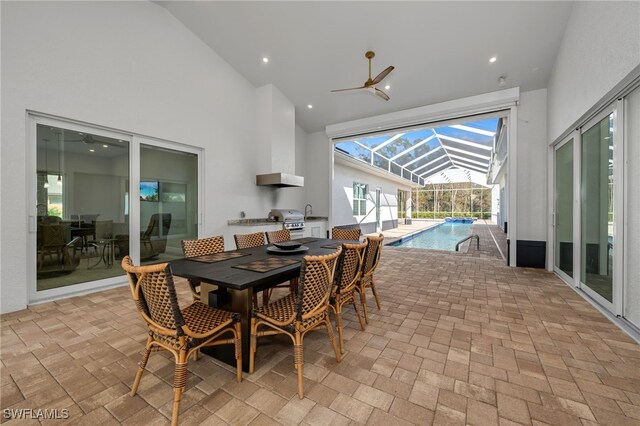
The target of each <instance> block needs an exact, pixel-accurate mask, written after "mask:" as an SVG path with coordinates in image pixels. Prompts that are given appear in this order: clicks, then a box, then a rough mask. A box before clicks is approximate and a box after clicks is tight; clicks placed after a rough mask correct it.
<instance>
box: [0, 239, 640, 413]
mask: <svg viewBox="0 0 640 426" xmlns="http://www.w3.org/2000/svg"><path fill="white" fill-rule="evenodd" d="M376 278H377V285H378V289H379V294H380V298H381V303H382V309H381V310H379V311H378V310H377V309H376V308H375V306H374V302H373V298H372V297H369V312H370V323H369V325H368V326H367V328H366V331H360V329H359V326H358V323H357V320H356V318H355V315H354V314H353V312H352V311H351V310H350V309H349V308H347V313H346V315H345V325H346V330H345V339H346V351H347V352H346V353H345V355H344V358H343V360H342V362H340V363H337V362H336V360H335V358H334V356H333V351H332V348H331V346H330V344H329V342H328V339H327V336H326V334H325V333H324V332H322V331H318V332H315V333H311V334H310V335H309V336H308V338H307V339H305V362H306V364H305V370H304V374H305V378H306V383H305V392H306V395H305V396H306V397H305V398H304V399H303V400H299V399H298V396H297V394H296V374H295V370H294V367H293V351H292V347H291V343H290V341H288V338H287V337H278V338H262V339H260V346H259V348H258V357H257V360H256V372H255V373H254V374H253V375H248V374H245V375H244V380H243V381H242V383H237V382H236V381H235V377H234V373H233V370H232V369H231V368H230V367H228V366H223V365H220V364H218V362H217V361H215V360H213V359H211V358H209V357H207V356H203V357H201V358H200V360H198V361H195V362H190V363H189V376H188V377H189V378H188V381H187V391H186V393H185V394H184V396H183V399H182V407H181V415H180V421H181V424H184V425H190V424H225V423H228V424H232V425H244V424H252V425H258V424H278V423H280V424H286V425H295V424H309V425H321V424H331V425H333V424H336V425H339V424H372V425H377V424H382V425H387V426H388V425H407V424H420V425H426V424H432V423H433V424H461V425H464V424H469V425H495V424H500V425H516V424H525V425H544V424H551V425H590V424H596V423H601V424H611V425H624V424H636V425H637V424H640V346H638V345H637V344H636V343H634V341H633V340H632V339H630V338H629V337H628V336H627V335H626V334H625V333H624V332H622V331H621V330H620V329H618V328H617V327H616V326H614V325H613V324H612V323H611V322H609V321H608V320H607V319H606V318H605V317H603V316H602V315H601V314H600V313H599V312H598V311H596V310H595V309H594V308H593V307H591V305H589V304H588V303H587V302H586V301H584V300H583V299H582V298H581V297H579V296H578V295H577V294H576V293H575V292H574V291H573V290H571V289H570V288H569V287H567V286H566V285H565V284H563V283H562V282H561V281H560V280H559V279H557V278H556V277H555V276H554V275H553V274H550V273H547V272H544V271H541V270H531V269H522V268H508V267H506V266H504V262H503V261H502V260H501V259H500V260H498V259H485V258H477V257H473V256H469V255H463V254H457V255H456V254H453V255H452V254H450V253H441V252H434V251H424V250H417V249H401V248H391V247H385V249H384V252H383V255H382V260H381V264H380V267H379V270H378V272H377V275H376ZM181 287H182V289H183V290H184V291H183V292H182V293H181V295H180V297H181V301H184V302H185V303H187V302H188V300H189V299H188V293H187V292H186V284H185V283H181ZM1 319H2V329H1V331H2V343H1V358H0V359H1V365H0V376H1V378H2V389H1V408H2V409H6V408H32V409H38V408H41V409H44V408H48V409H53V408H67V409H68V410H69V420H67V421H66V422H65V424H67V423H68V424H87V425H88V424H91V425H108V424H118V423H123V424H127V425H136V424H145V425H147V424H166V423H168V421H169V420H168V419H169V416H170V413H171V400H172V389H171V383H172V373H173V362H172V361H171V360H170V359H169V357H168V355H167V354H166V353H165V354H163V353H154V354H152V356H151V359H150V362H149V364H148V371H147V372H146V373H145V375H144V376H143V378H142V382H141V385H140V388H139V392H138V395H137V396H135V397H131V396H129V394H128V393H129V389H130V386H131V384H132V382H133V378H134V374H135V371H136V363H137V362H138V361H139V353H140V351H141V349H142V347H143V342H144V341H145V338H146V330H145V326H144V324H143V323H142V320H141V319H140V318H139V316H138V314H137V312H136V310H135V308H134V305H133V302H132V301H131V299H130V295H129V290H128V289H127V288H126V287H122V288H118V289H114V290H109V291H104V292H100V293H94V294H91V295H87V296H82V297H75V298H70V299H66V300H62V301H58V302H51V303H46V304H42V305H36V306H33V307H31V308H29V309H27V310H24V311H20V312H16V313H11V314H5V315H3V316H2V318H1ZM2 422H3V423H6V424H12V423H16V424H20V425H23V424H25V425H27V424H38V421H37V420H33V421H18V420H8V419H6V418H4V416H2ZM50 422H51V423H53V421H50ZM61 423H62V422H61V421H57V424H61Z"/></svg>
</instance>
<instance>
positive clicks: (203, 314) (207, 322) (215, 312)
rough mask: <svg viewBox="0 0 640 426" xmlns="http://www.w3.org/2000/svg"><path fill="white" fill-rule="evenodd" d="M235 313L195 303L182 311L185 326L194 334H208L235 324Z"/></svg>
mask: <svg viewBox="0 0 640 426" xmlns="http://www.w3.org/2000/svg"><path fill="white" fill-rule="evenodd" d="M235 315H237V314H234V313H233V312H229V311H224V310H222V309H216V308H212V307H210V306H208V305H205V304H204V303H201V302H193V303H192V304H191V305H189V306H188V307H187V308H185V309H183V310H182V316H183V318H184V322H185V325H186V326H187V327H189V329H190V330H191V331H193V332H194V333H207V332H209V331H211V330H214V329H217V328H220V327H224V326H227V325H229V324H231V323H233V319H234V316H235Z"/></svg>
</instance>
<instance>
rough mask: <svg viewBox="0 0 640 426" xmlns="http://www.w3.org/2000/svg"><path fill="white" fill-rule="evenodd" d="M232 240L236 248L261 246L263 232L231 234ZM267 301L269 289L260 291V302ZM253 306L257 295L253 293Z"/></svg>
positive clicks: (262, 243)
mask: <svg viewBox="0 0 640 426" xmlns="http://www.w3.org/2000/svg"><path fill="white" fill-rule="evenodd" d="M233 239H234V241H235V242H236V248H237V249H238V250H240V249H245V248H251V247H260V246H263V245H264V244H265V243H264V232H254V233H253V234H235V235H234V236H233ZM268 301H269V291H268V290H265V291H263V292H262V304H263V305H266V304H267V302H268ZM253 307H254V308H257V307H258V295H257V294H256V293H255V292H254V293H253Z"/></svg>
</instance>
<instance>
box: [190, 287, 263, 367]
mask: <svg viewBox="0 0 640 426" xmlns="http://www.w3.org/2000/svg"><path fill="white" fill-rule="evenodd" d="M227 291H228V292H229V295H230V296H231V310H232V311H233V312H237V313H239V314H240V318H241V321H242V326H241V328H242V370H243V371H245V372H248V371H249V336H250V331H251V330H250V325H251V310H252V308H253V289H252V288H248V289H245V290H232V289H227ZM201 352H203V353H205V354H207V355H210V356H212V357H214V358H217V359H219V360H221V361H224V362H226V363H227V364H229V365H232V366H234V367H235V365H236V361H235V354H234V348H233V346H232V345H220V346H212V347H208V348H203V349H202V350H201Z"/></svg>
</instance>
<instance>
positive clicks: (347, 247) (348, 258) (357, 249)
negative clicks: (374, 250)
mask: <svg viewBox="0 0 640 426" xmlns="http://www.w3.org/2000/svg"><path fill="white" fill-rule="evenodd" d="M366 247H367V243H366V242H364V243H361V244H343V245H342V253H341V254H340V257H339V258H338V265H337V266H336V273H335V279H334V280H333V282H334V285H333V289H332V290H331V298H330V299H329V306H330V307H331V309H333V313H334V314H335V316H336V328H337V329H338V341H339V342H340V352H341V353H344V339H343V337H342V334H343V333H342V330H343V328H342V307H343V306H344V305H345V304H347V303H351V304H352V305H353V309H355V311H356V315H357V316H358V321H359V322H360V328H361V329H362V330H363V331H364V323H363V322H362V317H360V312H359V311H358V305H356V296H355V292H356V284H357V283H358V280H359V279H360V273H361V271H362V258H363V256H364V251H365V248H366Z"/></svg>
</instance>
